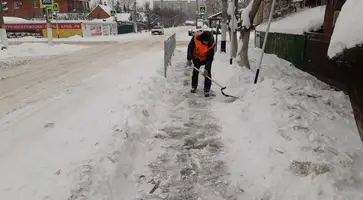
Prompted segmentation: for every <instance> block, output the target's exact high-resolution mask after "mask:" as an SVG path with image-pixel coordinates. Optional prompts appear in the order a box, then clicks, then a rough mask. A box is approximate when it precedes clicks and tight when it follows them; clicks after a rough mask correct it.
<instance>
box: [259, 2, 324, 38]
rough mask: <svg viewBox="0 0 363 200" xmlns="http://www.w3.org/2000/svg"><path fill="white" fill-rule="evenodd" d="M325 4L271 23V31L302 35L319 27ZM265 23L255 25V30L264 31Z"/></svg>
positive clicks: (321, 22)
mask: <svg viewBox="0 0 363 200" xmlns="http://www.w3.org/2000/svg"><path fill="white" fill-rule="evenodd" d="M324 15H325V6H318V7H315V8H309V9H305V10H301V11H299V12H297V13H293V14H291V15H289V16H286V17H284V18H282V19H279V20H277V21H274V22H272V23H271V27H270V32H271V33H287V34H295V35H303V34H304V33H306V32H309V31H317V30H319V29H321V27H322V26H323V23H324ZM266 27H267V23H264V24H261V25H259V26H257V27H256V30H257V31H266Z"/></svg>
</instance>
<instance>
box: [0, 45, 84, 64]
mask: <svg viewBox="0 0 363 200" xmlns="http://www.w3.org/2000/svg"><path fill="white" fill-rule="evenodd" d="M84 48H86V47H85V46H80V45H66V44H60V45H54V46H48V44H45V43H23V44H20V45H11V46H9V49H7V50H2V51H0V59H1V60H5V59H13V58H21V57H34V56H38V57H39V56H47V55H57V54H69V53H73V52H75V51H79V50H81V49H84Z"/></svg>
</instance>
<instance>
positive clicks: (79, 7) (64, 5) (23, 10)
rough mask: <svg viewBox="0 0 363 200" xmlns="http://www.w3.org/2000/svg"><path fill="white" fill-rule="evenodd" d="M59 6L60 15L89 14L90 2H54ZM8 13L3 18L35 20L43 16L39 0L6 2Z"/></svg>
mask: <svg viewBox="0 0 363 200" xmlns="http://www.w3.org/2000/svg"><path fill="white" fill-rule="evenodd" d="M54 1H55V2H56V3H58V4H59V12H60V13H72V12H80V13H82V12H89V2H90V1H91V0H54ZM7 2H8V8H9V9H8V12H7V13H6V14H5V16H12V17H22V18H27V19H30V18H35V17H41V16H43V15H44V10H43V9H42V8H40V6H39V0H26V1H24V0H7Z"/></svg>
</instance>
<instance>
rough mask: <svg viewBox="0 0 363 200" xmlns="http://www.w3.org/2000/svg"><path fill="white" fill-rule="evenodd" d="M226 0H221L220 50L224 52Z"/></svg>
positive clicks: (226, 17) (226, 15) (226, 14)
mask: <svg viewBox="0 0 363 200" xmlns="http://www.w3.org/2000/svg"><path fill="white" fill-rule="evenodd" d="M227 7H228V6H227V0H222V39H221V52H226V40H227V20H228V13H227Z"/></svg>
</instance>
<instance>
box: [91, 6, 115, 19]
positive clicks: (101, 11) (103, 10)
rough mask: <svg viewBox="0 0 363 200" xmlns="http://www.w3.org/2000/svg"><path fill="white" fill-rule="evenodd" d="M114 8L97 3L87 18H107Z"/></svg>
mask: <svg viewBox="0 0 363 200" xmlns="http://www.w3.org/2000/svg"><path fill="white" fill-rule="evenodd" d="M111 11H112V9H111V8H110V7H109V6H105V5H101V4H99V5H97V6H96V7H95V8H93V9H92V11H91V12H90V13H89V14H88V16H87V18H89V19H107V18H110V17H112V16H111Z"/></svg>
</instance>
